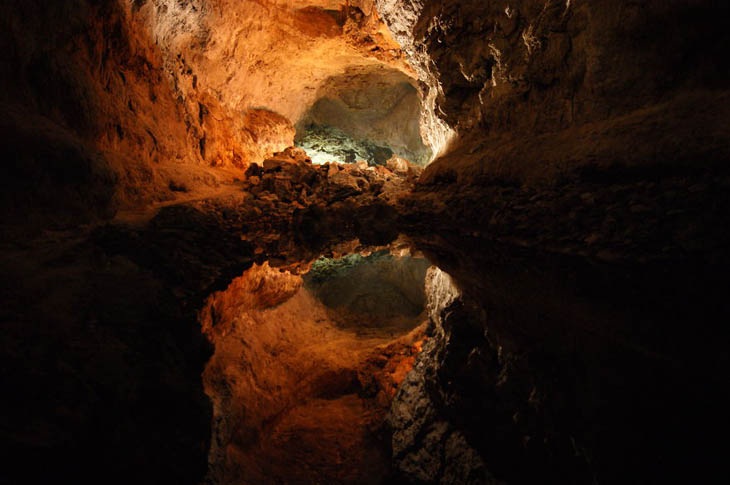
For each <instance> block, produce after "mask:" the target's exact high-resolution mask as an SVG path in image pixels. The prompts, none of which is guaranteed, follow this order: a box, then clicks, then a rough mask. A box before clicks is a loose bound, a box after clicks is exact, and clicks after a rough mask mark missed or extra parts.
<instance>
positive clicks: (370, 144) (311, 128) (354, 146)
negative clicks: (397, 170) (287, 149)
mask: <svg viewBox="0 0 730 485" xmlns="http://www.w3.org/2000/svg"><path fill="white" fill-rule="evenodd" d="M412 83H413V80H412V79H411V78H409V77H408V76H406V75H405V74H403V73H402V72H400V71H397V70H394V69H388V68H384V67H382V66H351V67H349V68H347V69H346V70H345V72H344V73H343V74H342V75H338V76H332V77H330V78H328V79H327V80H326V81H325V82H324V83H323V85H322V87H321V88H320V89H319V91H318V97H317V99H316V100H315V102H314V103H313V104H312V105H311V106H310V107H309V108H308V109H307V110H306V112H305V113H304V115H303V116H302V118H301V119H300V120H299V122H298V123H297V124H296V136H295V138H294V142H295V144H296V146H298V147H300V148H303V149H304V150H305V151H306V152H307V155H308V156H309V157H311V159H312V162H313V163H316V164H323V163H326V162H337V163H355V162H357V161H364V162H367V164H368V165H370V166H373V165H386V163H387V161H388V160H389V159H390V158H391V157H393V156H394V155H395V156H398V157H400V158H405V159H406V160H408V161H410V162H412V163H414V164H416V165H421V166H423V165H426V164H427V163H428V162H429V161H430V160H431V156H432V153H431V149H430V148H429V147H427V146H426V145H425V144H424V142H423V139H422V138H421V132H420V127H419V119H420V116H421V98H420V96H419V94H418V91H417V90H416V88H415V87H414V86H413V85H412Z"/></svg>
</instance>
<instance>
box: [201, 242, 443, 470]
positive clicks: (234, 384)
mask: <svg viewBox="0 0 730 485" xmlns="http://www.w3.org/2000/svg"><path fill="white" fill-rule="evenodd" d="M429 265H430V264H429V263H428V262H427V261H426V260H425V259H422V258H417V257H410V256H397V255H393V254H391V253H390V252H389V251H387V250H385V251H378V252H375V253H372V254H366V255H363V254H352V255H349V256H345V257H341V258H332V257H321V258H319V259H318V260H316V261H314V262H313V263H308V264H303V265H301V266H299V267H288V268H287V270H281V269H277V268H273V267H271V266H270V265H269V264H268V263H263V264H261V265H254V266H253V267H252V268H250V269H249V270H247V271H246V272H245V273H244V274H243V275H242V276H241V277H239V278H236V279H235V280H234V281H233V282H232V283H231V285H230V286H229V288H228V289H227V290H225V291H223V292H220V293H217V294H215V295H213V296H212V297H211V298H210V299H209V301H208V304H207V306H206V308H205V309H204V311H203V313H202V314H201V323H202V325H203V331H204V332H205V333H206V335H207V336H208V337H209V338H210V340H211V341H212V342H213V344H214V345H215V353H214V355H213V357H212V358H211V360H210V362H209V363H208V365H207V367H206V370H205V372H204V374H203V381H204V384H205V389H206V393H207V394H208V396H209V397H210V399H211V401H212V402H213V406H214V421H213V437H212V443H211V453H210V471H209V476H208V482H209V483H363V484H370V483H372V484H378V483H384V482H385V481H386V480H387V479H388V478H389V476H390V474H391V456H390V442H389V437H388V435H387V433H385V432H384V430H383V422H384V419H385V415H386V413H387V411H388V409H389V407H390V403H391V401H392V399H393V397H394V396H395V393H396V390H397V389H398V386H399V385H400V383H401V382H402V381H403V379H404V378H405V376H406V374H407V373H408V372H409V370H410V369H411V368H412V366H413V363H414V361H415V357H416V355H417V354H418V352H419V351H420V349H421V345H422V343H423V341H424V339H425V321H426V320H427V318H426V316H425V312H424V307H425V292H424V280H425V275H426V270H427V269H428V267H429Z"/></svg>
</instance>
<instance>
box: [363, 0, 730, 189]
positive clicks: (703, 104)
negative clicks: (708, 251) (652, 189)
mask: <svg viewBox="0 0 730 485" xmlns="http://www.w3.org/2000/svg"><path fill="white" fill-rule="evenodd" d="M377 6H378V10H379V12H380V13H381V15H382V16H383V18H384V20H385V21H386V23H388V25H389V27H390V28H391V30H392V31H393V33H394V37H395V38H396V39H397V40H398V41H399V42H400V43H401V44H402V45H403V47H404V51H405V52H406V53H407V54H408V57H409V60H410V62H411V64H412V65H413V66H414V69H416V70H417V72H418V74H419V78H420V79H421V81H423V82H424V83H425V88H424V90H426V92H427V93H429V95H428V96H427V99H431V98H432V97H433V94H434V93H436V97H435V107H434V108H433V113H435V114H437V115H438V117H439V118H440V119H441V120H443V121H444V122H445V123H446V124H448V126H450V127H451V128H452V129H454V130H457V131H458V133H459V137H460V138H461V140H460V141H457V142H455V143H454V145H453V147H452V148H453V152H452V153H451V155H450V156H447V157H444V158H443V159H441V160H440V161H438V162H437V163H436V164H434V165H433V166H432V167H431V168H430V169H429V171H428V172H427V174H426V179H427V180H431V181H432V180H434V178H435V177H438V176H439V174H444V173H448V172H454V173H457V175H458V177H459V178H460V181H461V182H463V183H478V180H479V179H480V178H484V177H492V178H494V177H513V178H516V179H517V180H520V181H523V180H526V179H537V178H552V177H556V176H558V175H560V174H562V173H565V172H570V171H572V170H574V169H575V168H576V167H580V166H585V165H590V166H606V165H617V164H618V165H627V166H636V165H651V164H659V165H662V166H666V165H672V164H676V163H686V164H697V163H702V164H704V163H710V162H716V161H721V160H723V159H725V158H727V155H728V146H727V139H728V131H727V126H728V124H727V122H726V120H727V119H728V114H729V113H728V111H727V109H726V108H727V103H726V102H724V101H719V102H718V99H725V96H726V92H727V89H728V79H729V78H730V76H728V71H727V66H726V65H725V63H723V62H722V61H721V60H720V59H721V58H722V57H723V55H724V54H723V52H722V48H720V47H719V46H720V45H723V44H724V42H726V40H727V31H726V29H725V28H724V26H723V25H722V22H720V21H719V20H718V19H719V18H722V17H723V15H724V14H727V13H728V8H727V7H726V6H724V5H719V4H717V2H713V1H672V2H663V1H650V2H641V3H636V2H620V3H619V4H618V5H617V4H616V2H614V1H608V0H606V1H595V2H594V1H592V2H583V1H580V2H566V1H562V0H559V1H558V0H551V1H548V2H543V1H534V0H525V1H518V2H509V5H506V4H503V3H499V2H482V1H477V0H474V1H459V2H448V3H442V2H436V1H409V2H392V1H388V0H383V1H379V2H377ZM699 23H701V25H702V27H701V28H698V27H697V26H698V25H699ZM427 107H428V106H427ZM434 116H435V115H433V114H428V113H427V116H426V120H427V121H428V122H427V123H425V125H424V128H425V131H426V132H430V133H438V132H439V130H438V129H436V128H433V125H437V124H438V123H439V121H434V120H433V118H434ZM700 133H701V135H700V136H698V135H699V134H700ZM433 136H436V135H435V134H434V135H433Z"/></svg>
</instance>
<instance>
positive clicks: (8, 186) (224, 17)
mask: <svg viewBox="0 0 730 485" xmlns="http://www.w3.org/2000/svg"><path fill="white" fill-rule="evenodd" d="M59 19H63V21H61V22H59ZM0 22H2V24H1V26H2V36H1V37H0V48H1V49H2V51H3V57H2V59H0V73H1V74H2V76H1V77H2V81H0V82H1V83H2V85H1V87H2V89H0V91H1V94H0V106H2V109H3V112H4V116H3V119H2V121H0V123H2V125H0V128H2V129H1V130H0V131H2V137H3V143H2V145H3V159H4V160H5V161H4V163H3V166H2V169H3V177H2V179H3V189H4V190H3V191H2V192H3V195H2V199H0V202H2V205H1V206H0V215H1V216H2V223H3V224H4V225H5V224H12V225H16V226H19V225H23V226H25V230H28V229H30V228H31V227H32V225H31V224H28V222H29V220H30V221H35V223H36V224H35V226H36V230H37V228H38V227H40V226H42V225H44V224H49V223H51V224H55V225H56V226H57V227H62V226H66V227H68V226H69V225H75V224H78V223H85V222H90V221H94V220H98V219H104V218H109V217H111V216H112V215H113V214H114V213H115V212H116V210H118V209H119V208H121V209H130V208H142V207H144V206H145V205H147V204H150V203H154V202H159V201H163V200H173V199H179V198H184V197H195V196H201V195H202V194H204V193H207V192H209V191H210V189H211V188H215V187H217V186H218V185H219V184H220V183H228V182H230V181H231V180H233V179H234V178H235V177H237V176H240V169H242V168H243V169H245V167H246V166H247V165H248V164H250V163H251V162H261V160H262V159H263V158H265V157H266V156H270V155H271V154H272V153H273V152H276V151H281V150H283V149H284V148H286V147H287V146H290V145H292V143H293V136H294V129H293V126H292V123H295V122H297V121H298V120H299V118H300V117H301V115H302V114H303V113H304V112H305V111H306V109H307V108H308V106H309V105H310V104H312V103H313V102H314V101H315V99H316V93H317V92H318V88H319V87H320V86H321V85H322V84H323V83H325V82H326V80H327V79H329V78H331V77H332V76H336V75H340V74H341V73H342V72H343V71H344V70H345V68H347V67H351V68H359V69H361V70H362V71H363V72H368V70H369V69H372V70H374V71H378V70H380V69H381V66H383V65H386V66H389V68H390V69H398V70H401V71H404V72H408V68H407V67H406V65H405V63H404V61H403V60H402V54H401V53H400V50H399V49H398V46H397V44H395V43H394V42H393V41H392V40H391V39H390V36H389V33H388V31H387V29H386V28H385V27H384V25H383V24H382V23H381V22H380V21H379V19H378V16H377V13H376V12H375V11H374V10H373V9H372V5H371V4H370V3H369V2H357V3H352V2H350V3H349V6H346V5H344V4H343V3H342V2H298V1H293V2H278V1H277V2H237V1H235V2H233V1H225V0H208V1H201V0H194V1H185V2H179V1H168V0H155V1H136V0H134V1H131V0H129V1H128V0H102V1H91V0H64V1H62V2H55V3H54V4H53V5H51V6H48V5H46V4H45V3H44V2H37V1H31V2H20V1H12V2H11V3H10V4H9V5H7V6H6V8H5V13H4V15H3V17H2V20H0ZM332 52H337V53H338V55H336V56H332V55H331V53H332ZM311 65H317V66H318V67H317V68H316V69H310V68H309V67H308V66H311ZM51 193H54V194H56V195H49V194H51ZM20 213H23V214H24V216H23V217H21V218H18V214H20Z"/></svg>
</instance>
